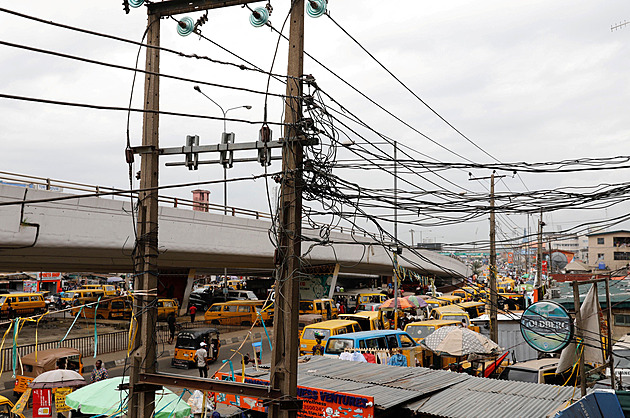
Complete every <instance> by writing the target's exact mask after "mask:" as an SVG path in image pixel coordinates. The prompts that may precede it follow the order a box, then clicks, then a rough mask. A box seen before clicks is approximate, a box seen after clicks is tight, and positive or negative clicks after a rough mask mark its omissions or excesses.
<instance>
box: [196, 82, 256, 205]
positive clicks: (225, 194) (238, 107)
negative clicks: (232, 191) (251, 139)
mask: <svg viewBox="0 0 630 418" xmlns="http://www.w3.org/2000/svg"><path fill="white" fill-rule="evenodd" d="M193 88H194V89H195V90H196V91H198V92H199V93H201V94H202V95H203V96H204V97H205V98H206V99H208V100H210V101H211V102H212V103H214V104H215V105H217V107H218V108H219V109H221V113H223V133H227V113H228V112H229V111H230V110H235V109H241V108H244V109H247V110H249V109H251V108H252V107H251V106H250V105H241V106H236V107H231V108H229V109H228V110H223V107H222V106H221V105H220V104H218V103H217V102H215V101H214V100H212V98H211V97H210V96H208V95H207V94H206V93H204V92H203V91H201V88H199V86H195V87H193ZM223 214H224V215H227V167H226V166H223Z"/></svg>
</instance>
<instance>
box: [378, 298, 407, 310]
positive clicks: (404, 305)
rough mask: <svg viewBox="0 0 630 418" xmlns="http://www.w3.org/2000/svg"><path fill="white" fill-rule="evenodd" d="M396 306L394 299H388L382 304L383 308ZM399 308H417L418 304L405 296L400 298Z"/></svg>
mask: <svg viewBox="0 0 630 418" xmlns="http://www.w3.org/2000/svg"><path fill="white" fill-rule="evenodd" d="M393 307H394V299H388V300H386V301H385V302H383V304H382V305H381V308H393ZM396 307H397V308H398V309H411V308H415V307H416V306H415V305H414V304H413V303H411V302H409V300H408V299H405V298H398V304H397V306H396Z"/></svg>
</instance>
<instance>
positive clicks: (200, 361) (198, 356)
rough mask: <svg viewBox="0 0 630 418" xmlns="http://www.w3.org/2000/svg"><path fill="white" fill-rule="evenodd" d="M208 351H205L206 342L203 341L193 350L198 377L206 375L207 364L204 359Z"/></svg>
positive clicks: (206, 357)
mask: <svg viewBox="0 0 630 418" xmlns="http://www.w3.org/2000/svg"><path fill="white" fill-rule="evenodd" d="M207 359H208V352H207V351H206V343H204V342H203V341H202V342H201V343H200V344H199V349H198V350H197V351H196V352H195V360H196V361H197V369H199V377H208V366H207V365H206V360H207Z"/></svg>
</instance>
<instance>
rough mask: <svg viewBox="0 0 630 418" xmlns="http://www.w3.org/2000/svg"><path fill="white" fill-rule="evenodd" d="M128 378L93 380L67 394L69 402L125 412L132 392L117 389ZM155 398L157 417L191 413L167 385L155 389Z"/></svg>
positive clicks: (96, 411) (90, 410)
mask: <svg viewBox="0 0 630 418" xmlns="http://www.w3.org/2000/svg"><path fill="white" fill-rule="evenodd" d="M128 382H129V377H128V376H124V377H114V378H111V379H105V380H101V381H99V382H95V383H92V384H90V385H87V386H84V387H82V388H81V389H78V390H76V391H74V392H72V393H70V394H68V396H66V405H68V406H69V407H70V408H72V409H81V412H82V413H84V414H89V415H101V414H103V415H111V416H117V415H122V414H124V412H125V411H126V409H127V401H128V397H129V392H128V391H127V390H118V385H120V384H121V383H128ZM155 399H156V401H157V406H156V412H155V415H154V416H155V417H156V418H168V417H170V418H185V417H188V416H189V415H190V406H188V404H187V403H186V402H184V400H183V399H181V398H180V396H178V395H176V394H175V393H173V392H171V391H170V390H168V389H166V388H164V389H163V390H161V391H157V392H155Z"/></svg>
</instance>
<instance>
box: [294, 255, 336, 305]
mask: <svg viewBox="0 0 630 418" xmlns="http://www.w3.org/2000/svg"><path fill="white" fill-rule="evenodd" d="M302 273H304V276H303V277H301V278H300V299H303V300H315V299H330V298H332V297H333V294H334V293H335V286H337V275H338V274H339V264H323V265H319V266H310V267H306V268H304V269H303V270H302Z"/></svg>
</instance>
